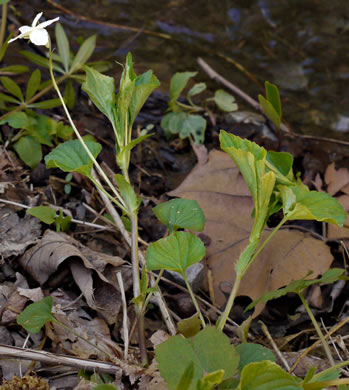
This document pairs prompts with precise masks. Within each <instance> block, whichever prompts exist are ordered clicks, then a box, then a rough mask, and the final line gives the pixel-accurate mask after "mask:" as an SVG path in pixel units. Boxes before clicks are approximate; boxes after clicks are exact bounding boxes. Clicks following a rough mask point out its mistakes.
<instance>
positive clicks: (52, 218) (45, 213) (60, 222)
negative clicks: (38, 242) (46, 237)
mask: <svg viewBox="0 0 349 390" xmlns="http://www.w3.org/2000/svg"><path fill="white" fill-rule="evenodd" d="M27 214H29V215H32V216H33V217H36V218H38V219H40V221H41V222H43V223H46V224H47V225H51V224H52V223H55V224H56V230H57V232H60V231H62V232H66V231H67V230H69V228H70V224H71V218H70V217H69V216H64V215H63V211H62V210H60V211H59V213H58V214H57V213H56V210H54V209H52V208H51V207H48V206H38V207H32V208H30V209H28V210H27Z"/></svg>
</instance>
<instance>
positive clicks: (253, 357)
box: [236, 343, 276, 371]
mask: <svg viewBox="0 0 349 390" xmlns="http://www.w3.org/2000/svg"><path fill="white" fill-rule="evenodd" d="M236 350H237V352H238V354H239V355H240V364H239V371H242V369H243V368H244V367H245V366H247V365H248V364H250V363H256V362H262V361H263V360H270V361H272V362H275V361H276V358H275V355H274V354H273V352H272V351H271V350H270V349H268V348H265V347H263V345H260V344H254V343H242V344H239V345H238V346H237V347H236Z"/></svg>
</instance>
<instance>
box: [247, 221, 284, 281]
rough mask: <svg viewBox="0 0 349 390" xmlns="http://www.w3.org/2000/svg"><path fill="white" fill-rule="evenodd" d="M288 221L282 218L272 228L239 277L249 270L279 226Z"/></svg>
mask: <svg viewBox="0 0 349 390" xmlns="http://www.w3.org/2000/svg"><path fill="white" fill-rule="evenodd" d="M287 221H288V218H287V217H284V218H283V219H282V220H281V222H280V223H279V224H278V225H277V226H276V227H275V228H274V230H273V231H272V232H271V233H270V234H269V236H268V237H267V238H266V239H265V240H264V241H263V242H262V244H261V245H260V246H259V247H258V249H257V250H256V251H255V253H254V254H253V256H252V257H251V259H250V261H249V263H248V265H247V267H246V270H244V272H243V274H242V275H241V277H242V276H244V275H245V274H246V272H247V271H248V269H249V268H250V266H251V265H252V263H253V262H254V261H255V259H256V257H257V256H258V255H259V254H260V253H261V252H262V250H263V249H264V247H265V246H266V245H267V244H268V242H269V241H270V240H271V239H272V238H273V237H274V236H275V234H276V233H277V232H278V230H279V229H280V228H281V226H282V225H283V224H284V223H286V222H287Z"/></svg>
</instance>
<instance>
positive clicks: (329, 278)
mask: <svg viewBox="0 0 349 390" xmlns="http://www.w3.org/2000/svg"><path fill="white" fill-rule="evenodd" d="M343 273H344V270H343V269H340V268H331V269H329V270H328V271H326V272H325V273H324V274H323V275H322V277H321V278H319V279H315V280H314V279H312V280H309V279H299V280H293V281H292V282H291V283H290V284H288V285H287V286H286V287H283V288H280V289H279V290H275V291H269V292H267V293H266V294H264V295H263V296H262V297H260V298H259V299H257V300H256V301H253V302H252V303H250V304H249V305H248V306H247V307H246V309H245V311H248V310H251V309H253V308H254V307H255V306H256V305H257V304H258V303H259V302H263V303H267V302H268V301H270V300H272V299H276V298H280V297H282V296H284V295H286V294H288V293H297V294H298V293H300V292H302V291H303V290H304V289H305V288H307V287H309V286H312V285H314V284H331V283H334V282H336V281H337V280H339V279H343V277H342V275H343Z"/></svg>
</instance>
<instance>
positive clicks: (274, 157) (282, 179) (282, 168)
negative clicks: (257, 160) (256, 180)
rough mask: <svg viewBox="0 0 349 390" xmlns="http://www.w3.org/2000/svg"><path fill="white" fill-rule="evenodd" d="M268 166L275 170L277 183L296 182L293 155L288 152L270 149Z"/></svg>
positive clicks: (267, 158) (268, 168) (269, 168)
mask: <svg viewBox="0 0 349 390" xmlns="http://www.w3.org/2000/svg"><path fill="white" fill-rule="evenodd" d="M265 163H266V168H267V171H268V170H270V171H272V172H274V174H275V176H276V183H277V184H285V185H290V184H295V182H296V181H295V178H294V175H293V170H292V166H293V156H292V155H291V154H290V153H287V152H274V151H273V150H270V151H268V153H267V157H266V162H265Z"/></svg>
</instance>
